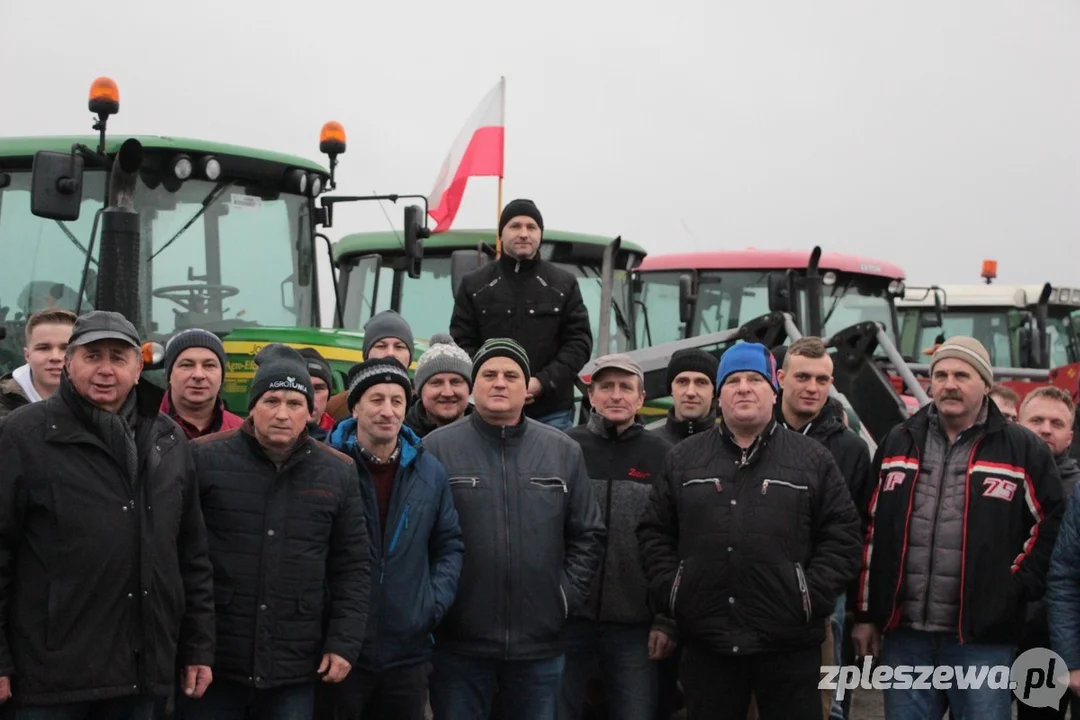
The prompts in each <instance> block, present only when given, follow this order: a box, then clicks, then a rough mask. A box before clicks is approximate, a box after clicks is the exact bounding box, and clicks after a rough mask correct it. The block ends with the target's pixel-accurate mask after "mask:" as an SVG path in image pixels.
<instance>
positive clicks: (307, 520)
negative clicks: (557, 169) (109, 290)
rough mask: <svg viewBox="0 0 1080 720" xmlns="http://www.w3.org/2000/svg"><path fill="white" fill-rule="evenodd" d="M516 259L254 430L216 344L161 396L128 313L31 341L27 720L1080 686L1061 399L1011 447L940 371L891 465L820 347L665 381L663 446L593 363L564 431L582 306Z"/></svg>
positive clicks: (320, 366)
mask: <svg viewBox="0 0 1080 720" xmlns="http://www.w3.org/2000/svg"><path fill="white" fill-rule="evenodd" d="M499 231H500V234H501V239H502V256H501V257H500V258H499V260H498V261H497V262H495V263H491V264H489V265H487V266H484V267H483V268H481V269H479V270H477V271H475V272H473V273H472V274H471V275H469V276H467V277H466V278H465V279H464V281H463V282H462V284H461V287H460V288H459V289H458V292H457V295H456V297H455V308H454V313H453V320H452V322H451V326H450V328H449V331H450V332H449V333H448V334H447V335H439V336H435V337H433V338H431V340H430V344H429V349H428V350H427V351H426V352H424V353H423V354H422V355H420V356H419V357H418V358H415V362H414V357H413V356H414V354H415V348H414V342H413V337H412V331H411V329H410V328H409V326H408V323H407V322H405V320H404V319H403V318H401V317H400V316H398V315H397V314H396V313H393V312H384V313H380V314H378V315H376V316H374V317H373V318H372V319H371V320H370V321H369V322H368V323H367V325H366V326H365V336H364V348H363V350H364V360H363V362H361V363H358V364H357V365H355V366H354V367H352V369H351V370H350V371H349V372H348V375H347V377H346V378H345V382H344V387H345V389H344V391H342V392H340V393H338V394H336V395H331V391H332V389H333V388H334V387H335V386H337V385H338V383H337V382H335V380H336V378H335V377H334V374H333V372H332V371H331V368H330V365H329V364H328V363H327V362H326V361H325V359H323V358H322V357H321V356H320V355H319V353H318V352H316V351H315V350H313V349H310V348H308V349H303V350H299V351H298V350H294V349H292V348H289V347H285V346H281V345H271V346H268V347H266V348H265V349H264V350H263V351H262V352H261V353H260V354H259V355H258V356H257V358H256V363H257V370H256V372H255V375H254V378H253V379H252V381H251V386H250V391H249V394H248V403H247V404H248V407H247V408H246V409H247V417H246V418H244V419H241V418H240V417H238V416H237V415H234V414H233V413H231V412H230V411H229V409H228V408H226V407H225V404H224V403H223V402H222V399H221V394H220V389H221V383H222V379H223V374H224V369H225V366H226V359H225V351H224V347H223V346H222V343H221V341H220V339H219V338H218V337H217V336H215V335H214V334H212V333H209V332H206V331H204V330H200V329H189V330H186V331H183V332H180V333H177V334H175V335H174V336H173V337H172V338H171V339H170V341H169V343H168V345H167V346H166V352H165V363H164V365H165V376H166V380H167V387H166V390H165V393H164V397H162V396H161V393H160V392H155V389H154V388H153V387H152V386H150V385H149V384H148V383H146V382H140V377H141V372H142V370H143V360H142V355H141V352H140V338H139V336H138V332H137V331H136V329H135V328H134V326H132V325H131V323H130V322H128V321H127V320H126V319H124V318H123V317H121V316H119V315H117V314H115V313H109V312H102V311H95V312H91V313H88V314H86V315H83V316H81V317H78V318H76V317H75V316H73V315H71V314H70V313H64V312H61V311H44V312H42V313H39V314H37V315H35V316H33V317H32V318H31V319H30V321H29V322H28V324H27V328H26V343H25V344H26V351H25V353H26V361H27V362H26V365H24V366H22V367H20V368H18V369H16V370H15V371H14V372H13V373H12V374H11V376H9V377H6V378H3V379H0V461H2V463H0V467H2V468H3V470H2V472H0V702H3V707H4V708H5V711H6V712H8V713H10V714H11V715H12V717H14V718H15V719H16V720H38V719H41V720H53V719H56V720H68V719H73V720H74V719H78V720H86V719H89V718H106V717H107V718H118V719H120V720H123V719H125V718H156V717H161V716H163V715H164V714H165V713H167V712H170V711H171V712H174V714H175V715H176V716H177V717H180V718H186V719H193V720H201V719H202V718H238V719H239V718H244V719H246V720H294V719H295V720H307V719H310V718H320V719H322V718H327V719H333V720H341V719H345V718H369V719H378V718H403V719H405V720H408V719H409V718H416V719H417V720H419V718H423V717H424V715H425V711H426V710H427V709H428V708H427V706H428V705H430V710H431V711H432V712H433V713H434V716H435V718H437V719H439V720H442V719H443V718H447V719H449V720H456V719H457V718H463V719H464V718H488V717H490V716H491V715H492V713H493V712H494V713H495V714H496V715H500V716H502V717H505V718H507V719H508V720H509V719H510V718H514V719H515V720H516V719H519V718H520V719H524V720H531V719H533V718H536V719H537V720H539V719H540V718H544V719H554V718H558V720H580V718H582V717H583V716H584V715H585V713H586V712H587V711H586V706H587V705H588V704H589V703H588V699H589V697H590V695H591V694H592V692H591V690H592V687H591V682H590V681H591V680H592V679H594V678H597V677H598V678H599V679H600V680H601V682H602V687H603V689H604V691H605V693H606V696H607V702H606V706H607V710H608V715H609V717H611V718H619V719H620V720H653V718H664V719H665V720H666V719H667V718H669V717H670V716H671V714H672V712H673V711H674V710H675V709H676V708H677V707H678V706H679V705H680V704H685V711H686V716H687V717H688V718H691V719H697V718H733V719H737V720H743V719H744V718H747V717H748V715H749V716H752V715H753V714H756V715H757V716H758V717H760V718H762V720H772V719H774V718H775V719H780V718H783V719H785V720H800V719H806V720H809V719H810V718H815V720H820V719H821V718H823V717H824V718H829V717H834V718H835V717H841V718H842V717H845V714H846V713H847V712H848V708H847V707H846V706H845V704H843V703H839V702H835V701H834V700H833V696H832V694H831V693H823V692H822V691H821V690H819V689H818V683H819V680H820V678H821V665H822V664H832V663H834V662H835V663H836V664H840V663H841V662H842V660H844V659H846V658H848V657H850V656H851V655H853V654H858V655H872V656H874V657H875V658H877V659H878V660H880V661H881V662H884V663H887V664H890V665H927V664H931V665H969V664H975V665H982V664H989V665H997V664H1009V663H1011V661H1012V659H1013V658H1014V657H1015V654H1016V652H1017V649H1018V648H1020V647H1025V646H1028V647H1031V646H1039V645H1045V644H1047V643H1049V642H1051V639H1052V642H1053V646H1054V647H1055V648H1060V652H1061V654H1062V656H1063V657H1064V658H1065V659H1066V660H1067V662H1068V664H1069V668H1070V670H1072V671H1074V675H1073V677H1072V679H1071V684H1072V685H1073V687H1076V688H1080V572H1078V571H1077V566H1078V563H1080V509H1078V506H1077V504H1075V503H1073V504H1071V505H1069V513H1068V517H1067V519H1066V522H1065V526H1064V530H1063V531H1062V534H1061V540H1060V541H1059V542H1057V544H1056V547H1055V540H1056V539H1057V535H1058V532H1057V531H1058V525H1059V523H1060V521H1061V518H1062V516H1063V514H1064V513H1065V507H1066V500H1067V497H1068V496H1069V495H1071V490H1072V486H1073V485H1074V484H1075V481H1076V478H1077V476H1078V475H1080V471H1078V469H1077V467H1076V465H1075V463H1074V462H1073V461H1071V460H1068V459H1067V457H1068V453H1067V449H1068V447H1069V444H1070V443H1071V440H1072V434H1071V428H1072V420H1073V414H1074V412H1075V410H1074V407H1073V404H1072V398H1071V397H1070V396H1069V395H1068V394H1067V393H1062V392H1060V391H1055V390H1053V389H1050V388H1046V389H1041V390H1038V391H1036V392H1034V393H1031V394H1030V395H1029V396H1028V397H1027V398H1025V400H1024V402H1023V403H1022V404H1020V407H1019V408H1018V410H1017V421H1016V422H1011V421H1010V420H1009V419H1008V418H1006V417H1005V416H1004V414H1003V413H1002V411H1001V410H1000V409H999V405H998V402H997V400H996V399H993V396H992V390H993V389H994V385H993V376H992V370H991V368H990V363H989V358H988V356H987V353H986V351H985V349H984V348H983V347H982V346H981V345H980V344H979V343H978V342H977V341H975V340H973V339H971V338H952V339H950V340H948V341H946V342H944V343H942V344H941V345H940V346H939V347H938V348H937V350H936V352H935V354H934V356H933V357H932V359H931V378H930V394H931V396H932V397H933V402H932V404H930V405H928V406H927V407H925V408H923V409H922V410H920V411H919V412H917V413H915V414H914V415H913V416H912V417H911V418H909V419H908V420H906V421H905V422H903V423H902V424H900V425H898V426H897V427H896V428H894V429H893V430H892V431H891V432H890V433H889V434H888V435H887V436H886V437H885V438H883V439H882V440H881V442H880V444H879V448H878V451H877V453H876V456H875V457H873V458H871V457H870V453H869V451H868V448H867V445H866V443H865V442H863V441H862V439H861V438H860V437H859V436H858V435H857V434H856V433H855V432H853V431H852V430H850V429H849V428H848V427H847V426H846V425H847V423H846V414H845V411H844V408H843V406H842V405H841V404H840V403H839V401H838V400H836V399H835V398H833V397H830V389H831V385H832V360H831V358H830V356H829V354H828V352H827V350H826V346H825V344H824V343H823V342H822V341H821V340H820V339H819V338H809V337H808V338H802V339H800V340H798V341H796V342H794V343H792V344H791V345H790V346H789V347H787V348H786V349H783V350H781V349H777V350H775V351H770V349H768V348H766V347H764V346H762V345H758V344H755V343H739V344H736V345H734V346H732V347H731V348H729V349H728V350H727V351H725V352H724V353H723V355H722V356H721V357H720V358H719V359H717V358H716V357H715V356H713V355H711V354H709V353H705V352H703V351H700V350H687V351H681V352H678V353H676V354H674V355H673V356H672V357H671V360H670V363H669V366H668V378H667V379H668V387H669V389H670V393H671V397H672V402H673V406H672V409H671V411H670V412H669V415H668V417H667V418H666V420H665V421H664V422H662V423H660V424H659V426H658V427H655V428H646V427H645V425H644V423H643V421H642V418H641V416H640V414H639V413H640V410H641V408H642V406H643V404H644V402H645V393H644V376H643V373H642V370H641V368H640V367H639V366H638V365H637V364H636V363H635V362H634V361H633V360H632V359H631V358H630V357H628V356H626V355H621V354H614V355H609V356H606V357H602V358H598V359H597V362H596V366H595V368H594V371H593V373H592V376H591V379H590V384H589V386H588V391H587V395H588V401H589V407H590V408H591V410H590V416H589V418H588V421H587V422H586V423H584V424H582V425H578V426H574V422H573V414H572V413H573V410H572V407H573V386H574V382H575V379H576V377H577V374H578V373H579V371H580V370H581V368H582V367H583V366H584V364H585V363H586V362H587V361H588V359H589V357H590V356H591V353H592V338H591V331H590V329H589V328H590V325H589V318H588V313H587V311H586V310H585V307H584V304H583V302H582V299H581V296H580V292H579V290H578V287H577V282H576V280H575V279H574V278H573V277H572V276H570V275H569V274H568V273H565V272H564V271H562V270H560V269H559V268H557V267H555V266H553V265H551V264H549V263H546V262H544V261H543V260H541V259H540V258H539V256H538V249H539V246H540V243H541V240H542V234H543V219H542V217H541V215H540V213H539V211H538V209H537V208H536V206H535V205H534V204H533V203H531V202H529V201H526V200H516V201H513V202H512V203H510V204H509V205H508V206H507V208H506V209H505V211H504V213H503V216H502V218H501V220H500V228H499ZM410 368H412V369H413V372H412V374H410V372H409V369H410ZM1051 557H1053V559H1052V560H1051ZM1044 588H1045V589H1046V594H1047V600H1046V602H1045V604H1043V603H1041V602H1040V598H1041V597H1042V595H1043V591H1044ZM845 637H850V638H851V640H852V643H849V644H845V643H844V638H845ZM1011 697H1012V696H1011V693H1010V692H1009V691H1007V690H1006V691H1002V690H993V689H989V688H982V689H955V690H950V691H947V692H941V691H934V690H929V689H926V690H924V689H895V690H890V691H887V692H886V694H885V703H886V716H887V717H888V718H896V719H899V720H906V719H907V718H920V719H922V718H932V717H940V716H941V715H942V713H943V712H944V711H945V710H946V708H948V709H949V711H950V712H951V714H952V716H953V717H954V718H972V717H976V716H978V717H979V718H980V720H984V719H991V720H993V719H995V718H1007V717H1010V713H1011V708H1010V699H1011ZM173 698H174V700H173ZM496 700H497V702H496ZM173 706H174V707H173ZM1031 710H1043V711H1046V710H1048V709H1046V708H1021V712H1022V713H1023V712H1025V711H1031ZM1055 712H1056V714H1054V715H1053V717H1062V716H1063V714H1062V713H1063V712H1064V705H1063V708H1062V710H1061V711H1057V709H1055ZM1021 717H1041V715H1021Z"/></svg>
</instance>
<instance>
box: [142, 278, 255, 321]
mask: <svg viewBox="0 0 1080 720" xmlns="http://www.w3.org/2000/svg"><path fill="white" fill-rule="evenodd" d="M150 294H151V295H153V296H154V297H156V298H161V299H162V300H171V301H172V302H174V303H176V304H177V305H179V306H180V307H182V308H183V309H184V311H185V312H188V313H199V314H203V313H205V312H206V305H207V303H209V302H210V301H211V300H218V301H220V300H224V299H225V298H230V297H233V296H234V295H239V294H240V288H238V287H235V286H233V285H202V284H197V285H168V286H166V287H159V288H156V289H155V290H154V291H153V292H152V293H150Z"/></svg>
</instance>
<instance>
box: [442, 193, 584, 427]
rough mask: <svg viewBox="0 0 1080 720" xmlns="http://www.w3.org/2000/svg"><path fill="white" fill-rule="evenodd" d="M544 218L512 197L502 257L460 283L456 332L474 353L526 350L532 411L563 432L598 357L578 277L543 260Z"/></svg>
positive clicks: (502, 228) (502, 230)
mask: <svg viewBox="0 0 1080 720" xmlns="http://www.w3.org/2000/svg"><path fill="white" fill-rule="evenodd" d="M543 235H544V218H543V217H542V216H541V215H540V210H539V209H537V207H536V205H535V204H534V203H533V202H532V201H531V200H513V201H511V202H509V203H508V204H507V205H506V207H505V208H503V211H502V215H501V217H500V218H499V238H500V242H501V245H502V255H501V256H500V257H499V259H498V260H497V261H496V262H492V263H488V264H487V265H484V266H483V267H480V268H478V269H476V270H474V271H472V272H471V273H469V274H468V275H466V276H465V277H464V278H463V279H462V281H461V287H460V288H458V293H457V297H455V298H454V313H453V315H452V316H451V318H450V334H451V335H452V336H453V338H454V340H455V341H456V342H457V344H458V345H460V346H461V348H462V349H463V350H465V352H467V353H469V355H470V356H475V354H476V353H477V352H478V350H479V348H480V346H481V345H483V344H484V343H485V342H487V341H488V340H490V339H492V338H511V339H513V340H514V341H515V342H516V343H518V344H519V345H521V346H522V347H523V348H525V351H526V352H527V353H528V356H529V365H530V367H532V368H533V373H534V374H533V376H532V377H531V378H529V386H528V388H527V392H526V395H525V402H526V405H525V415H526V416H527V417H530V418H532V419H534V420H537V421H539V422H542V423H545V424H547V425H551V426H552V427H554V428H558V429H560V430H569V429H570V428H571V427H573V425H574V383H575V381H576V379H577V374H578V373H579V372H581V368H583V367H585V363H587V362H588V361H589V358H590V357H591V356H592V347H593V338H592V327H591V325H590V324H589V311H588V309H587V308H586V307H585V301H584V300H582V298H581V289H580V288H579V287H578V283H577V279H576V278H575V277H574V276H573V275H572V274H570V273H569V272H567V271H566V270H563V269H562V268H560V267H557V266H556V265H553V264H551V263H549V262H546V261H545V260H543V259H542V258H541V257H540V243H541V242H542V241H543Z"/></svg>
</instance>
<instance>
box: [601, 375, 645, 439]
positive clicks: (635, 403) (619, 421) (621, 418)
mask: <svg viewBox="0 0 1080 720" xmlns="http://www.w3.org/2000/svg"><path fill="white" fill-rule="evenodd" d="M589 403H590V404H591V405H592V407H593V409H594V410H595V411H596V412H597V413H599V414H600V415H603V416H604V418H606V419H607V420H608V421H610V422H612V423H614V424H615V425H616V426H619V427H622V426H624V425H629V424H630V423H632V422H634V418H635V417H636V416H637V413H638V410H640V409H641V406H642V405H644V404H645V390H644V388H642V387H641V383H640V382H638V376H637V375H634V374H633V373H628V372H626V371H624V370H616V369H611V370H604V371H602V372H601V373H600V375H598V376H597V375H594V376H593V379H592V384H591V385H589Z"/></svg>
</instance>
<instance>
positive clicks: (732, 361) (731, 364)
mask: <svg viewBox="0 0 1080 720" xmlns="http://www.w3.org/2000/svg"><path fill="white" fill-rule="evenodd" d="M737 372H756V373H757V374H759V375H761V376H762V377H764V378H765V379H766V380H768V381H769V385H770V386H771V387H772V389H773V392H778V391H779V385H778V384H777V380H776V358H774V357H773V355H772V353H771V352H769V348H767V347H765V346H764V345H762V344H760V343H748V342H741V343H738V344H737V345H733V346H731V347H729V348H728V349H727V350H725V351H724V354H723V355H721V356H720V369H719V370H717V371H716V389H717V391H718V392H719V390H720V388H721V387H723V385H724V381H725V380H727V378H728V376H729V375H731V374H732V373H737Z"/></svg>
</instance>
